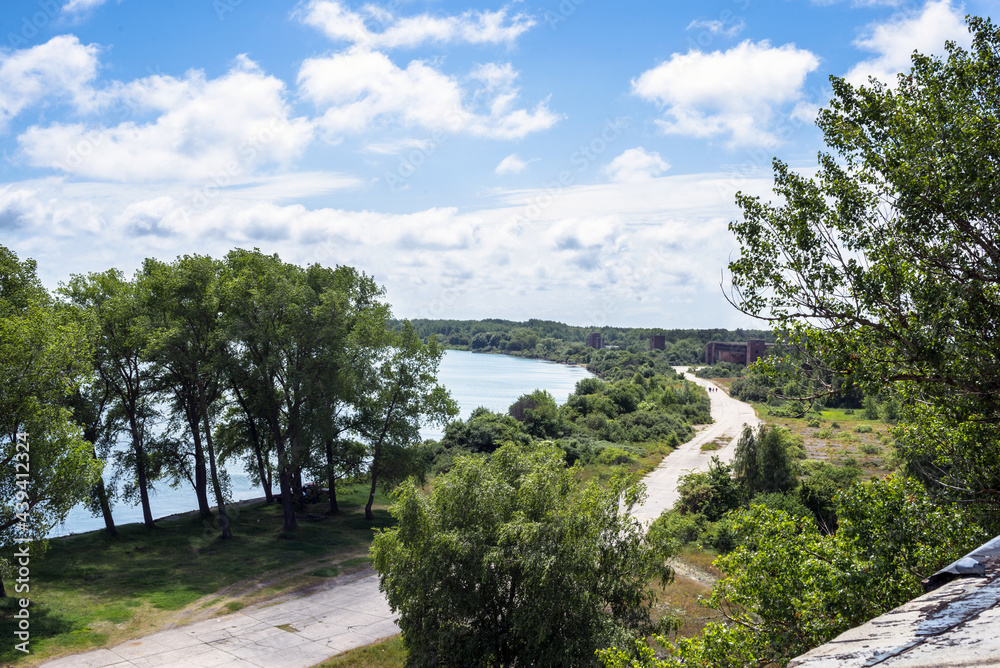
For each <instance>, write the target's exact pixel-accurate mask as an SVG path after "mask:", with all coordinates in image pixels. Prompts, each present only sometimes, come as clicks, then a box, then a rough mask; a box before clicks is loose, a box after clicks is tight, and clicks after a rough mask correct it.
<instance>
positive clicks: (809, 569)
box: [606, 476, 987, 666]
mask: <svg viewBox="0 0 1000 668" xmlns="http://www.w3.org/2000/svg"><path fill="white" fill-rule="evenodd" d="M837 512H838V514H839V515H840V528H839V529H838V531H837V532H836V533H835V534H832V535H828V534H824V533H822V532H820V531H819V530H818V529H817V527H816V525H815V523H814V522H813V521H812V520H811V519H809V518H803V517H795V516H793V515H790V514H788V513H786V512H784V511H782V510H777V509H774V508H768V507H766V506H764V505H752V506H751V507H750V508H749V509H748V510H741V511H738V512H737V513H736V515H735V517H734V519H735V526H736V527H737V530H738V533H739V541H738V542H739V545H738V547H736V549H735V550H733V551H732V552H730V553H729V554H725V555H723V556H721V557H719V559H718V560H716V562H715V563H716V566H717V567H719V568H720V569H721V570H722V571H723V573H724V577H723V578H722V579H720V580H719V582H718V584H717V585H716V587H715V589H714V590H713V592H712V596H711V598H710V599H709V600H708V605H709V606H710V607H713V608H715V609H717V610H720V611H722V612H723V613H724V615H725V616H726V618H727V621H726V622H725V623H710V624H709V625H708V626H706V628H705V631H704V632H703V634H702V636H701V637H699V638H695V639H690V640H683V639H682V640H679V641H677V642H675V643H672V644H670V650H671V655H672V657H673V659H674V660H677V661H679V662H681V663H682V665H685V666H709V665H711V666H715V665H723V666H737V665H768V664H772V663H773V664H775V665H779V666H782V665H785V664H786V663H787V662H788V661H789V660H790V659H791V658H792V657H794V656H797V655H799V654H801V653H803V652H805V651H807V650H809V649H811V648H812V647H815V646H817V645H820V644H822V643H824V642H826V641H828V640H830V639H831V638H833V637H834V636H836V635H838V634H840V633H842V632H843V631H845V630H847V629H849V628H851V627H853V626H857V625H858V624H861V623H863V622H865V621H867V620H869V619H871V618H872V617H876V616H878V615H880V614H882V613H884V612H887V611H889V610H891V609H892V608H894V607H896V606H898V605H900V604H902V603H903V602H905V601H907V600H909V599H910V598H912V597H913V596H915V595H916V594H918V593H919V592H920V580H921V579H922V578H923V577H926V576H928V575H930V574H931V573H933V572H934V571H936V570H937V569H939V568H940V567H942V566H944V565H945V564H947V563H949V562H951V561H953V560H954V559H956V558H958V557H959V556H961V555H962V554H964V553H965V552H967V551H968V550H969V549H971V548H972V547H974V546H976V545H978V544H980V543H981V542H982V541H983V540H984V539H985V537H986V536H987V534H986V533H985V532H984V531H983V529H982V528H981V527H980V526H978V525H976V524H974V523H970V522H969V521H968V519H967V518H965V517H964V516H963V514H962V513H961V512H960V511H958V510H957V509H956V508H955V507H953V506H949V505H945V506H942V505H939V504H937V503H936V502H935V501H934V499H933V498H931V497H930V496H928V495H927V493H926V492H925V490H924V489H923V487H922V486H921V485H920V483H919V482H918V481H916V480H913V479H907V478H899V477H892V476H890V477H888V478H886V479H885V480H881V481H880V480H875V481H872V482H870V483H858V484H855V485H854V486H852V487H851V488H850V489H849V490H848V491H847V492H845V493H844V494H843V495H842V496H841V497H840V500H839V502H838V508H837ZM662 642H664V643H667V641H666V640H665V639H663V640H662ZM609 656H613V654H609ZM606 665H629V664H627V663H626V664H606ZM635 665H644V666H657V665H663V666H666V665H675V664H674V663H669V662H663V663H659V664H658V663H655V662H652V661H645V662H644V663H639V664H635Z"/></svg>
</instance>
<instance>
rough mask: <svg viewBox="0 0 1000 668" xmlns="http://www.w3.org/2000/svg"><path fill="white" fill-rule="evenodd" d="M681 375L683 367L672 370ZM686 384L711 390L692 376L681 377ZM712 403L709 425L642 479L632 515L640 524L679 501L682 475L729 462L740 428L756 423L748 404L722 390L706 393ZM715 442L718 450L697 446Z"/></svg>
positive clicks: (707, 382) (704, 382)
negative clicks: (715, 461)
mask: <svg viewBox="0 0 1000 668" xmlns="http://www.w3.org/2000/svg"><path fill="white" fill-rule="evenodd" d="M675 368H676V369H677V370H678V371H680V372H682V373H683V372H685V371H686V370H687V367H675ZM684 377H685V378H686V379H687V380H690V381H693V382H695V383H698V384H699V385H701V386H702V387H706V388H714V387H715V385H714V384H713V383H712V382H711V381H708V380H704V379H702V378H696V377H695V376H694V375H693V374H685V375H684ZM708 396H709V398H710V399H711V400H712V419H713V420H715V422H713V423H712V424H710V425H708V426H707V427H706V428H704V429H702V430H701V431H699V432H698V433H697V434H696V435H695V437H694V438H692V439H691V440H690V441H688V442H687V443H685V444H684V445H681V446H679V447H678V448H677V449H676V450H674V451H673V452H671V453H670V454H669V455H667V456H666V457H664V458H663V461H662V462H660V465H659V466H657V467H656V468H655V469H654V470H653V471H651V472H650V473H649V475H647V476H646V477H645V478H643V480H642V481H643V483H645V484H646V494H647V497H646V503H644V504H643V505H641V506H639V507H638V508H636V509H635V513H634V515H635V516H636V517H638V518H639V519H640V520H642V521H643V522H644V523H647V524H648V523H649V522H652V521H653V520H655V519H656V518H657V517H659V516H660V513H662V512H663V511H664V510H665V509H667V508H672V507H673V505H674V502H676V501H677V499H678V498H680V495H679V494H678V493H677V483H678V481H679V480H680V478H681V476H682V475H684V474H685V473H688V472H690V471H695V470H704V469H707V468H708V464H709V462H710V461H712V457H713V456H716V457H718V458H719V459H720V460H722V461H723V462H728V461H731V460H732V458H733V453H734V451H735V450H736V442H737V441H738V440H739V437H740V434H741V433H742V432H743V425H745V424H749V425H751V426H756V425H757V424H760V420H759V419H758V418H757V416H756V415H755V414H754V412H753V407H752V406H750V404H745V403H743V402H742V401H738V400H736V399H733V398H732V397H730V396H729V395H728V394H726V393H725V392H723V391H722V390H718V391H716V392H709V393H708ZM716 439H722V440H724V441H727V443H726V445H725V446H724V447H723V448H722V449H720V450H702V449H701V446H702V445H704V444H705V443H710V442H712V441H715V440H716Z"/></svg>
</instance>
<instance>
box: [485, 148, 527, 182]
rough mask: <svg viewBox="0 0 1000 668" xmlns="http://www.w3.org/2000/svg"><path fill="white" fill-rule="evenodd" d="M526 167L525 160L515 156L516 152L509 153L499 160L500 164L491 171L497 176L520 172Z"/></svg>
mask: <svg viewBox="0 0 1000 668" xmlns="http://www.w3.org/2000/svg"><path fill="white" fill-rule="evenodd" d="M527 168H528V163H527V162H525V161H524V160H521V159H520V158H519V157H517V154H516V153H511V154H510V155H508V156H507V157H506V158H504V159H503V160H501V161H500V164H499V165H497V167H496V169H495V170H493V171H494V172H495V173H496V174H497V175H499V176H504V175H505V174H520V173H521V172H523V171H524V170H526V169H527Z"/></svg>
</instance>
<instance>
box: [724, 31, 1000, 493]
mask: <svg viewBox="0 0 1000 668" xmlns="http://www.w3.org/2000/svg"><path fill="white" fill-rule="evenodd" d="M969 28H970V31H971V32H972V34H973V37H974V40H973V47H972V49H971V51H969V52H966V51H964V50H963V49H961V48H959V47H958V46H956V45H955V44H954V43H949V44H948V45H947V47H946V50H947V53H948V55H947V57H946V58H943V59H941V58H932V57H927V56H922V55H919V54H915V55H914V57H913V66H912V68H911V70H910V72H908V73H905V74H901V75H900V76H899V79H898V81H897V82H896V84H895V86H893V87H889V86H886V85H884V84H881V83H878V82H872V83H870V84H869V85H867V86H862V87H857V88H855V87H853V86H851V85H850V84H848V83H846V82H845V81H843V80H840V79H837V78H832V85H833V91H834V96H835V97H834V100H833V101H832V102H831V103H830V105H829V107H828V108H827V109H824V110H822V111H821V112H820V114H819V118H818V121H817V123H818V125H819V127H820V128H821V129H822V131H823V133H824V137H825V139H826V143H827V144H828V146H830V147H831V149H832V150H833V151H834V153H833V154H821V155H820V157H819V170H818V172H817V174H816V176H815V177H813V178H808V177H806V176H803V175H801V174H799V173H797V172H795V171H793V170H792V169H790V168H789V167H788V166H787V165H785V164H784V163H782V162H780V161H778V160H775V163H774V175H775V182H774V192H775V195H776V197H777V199H778V201H779V203H778V204H765V203H763V202H761V201H760V200H759V199H757V198H752V197H748V196H745V195H742V194H740V195H737V203H738V205H739V206H740V207H741V208H742V209H743V220H740V221H735V222H733V223H731V225H730V229H732V231H733V232H734V233H735V234H736V236H737V237H738V238H739V240H740V244H741V253H740V257H739V258H737V259H736V260H735V261H733V262H732V263H731V264H730V270H731V271H732V294H731V299H732V301H733V303H734V304H735V305H736V306H737V307H738V308H740V309H741V310H743V311H744V312H746V313H749V314H752V315H755V316H758V317H761V318H765V319H768V320H770V321H772V322H774V323H775V324H776V326H777V328H778V330H779V332H780V333H781V335H782V337H783V338H784V339H785V341H786V342H787V343H788V344H789V345H791V346H792V347H793V348H794V349H795V350H796V351H797V353H798V354H799V355H800V356H802V357H803V358H804V359H805V360H806V361H808V363H809V365H808V366H809V368H810V369H811V370H812V372H813V375H814V376H815V378H816V379H817V380H823V379H825V382H827V383H830V382H831V381H830V379H831V378H840V379H842V380H844V381H849V383H850V384H852V385H856V386H858V387H860V388H861V389H862V390H863V391H864V392H866V393H868V394H880V393H883V392H885V391H886V389H887V388H889V387H890V386H893V385H894V387H893V389H894V390H895V391H896V392H897V393H900V394H902V395H904V396H906V397H907V398H908V402H906V403H905V404H904V406H903V414H902V416H901V417H902V424H904V425H905V424H910V425H915V424H917V423H919V422H920V421H923V420H930V421H931V423H933V422H934V421H935V419H937V418H939V419H944V420H945V421H946V422H947V424H948V429H938V428H931V427H930V425H928V428H927V429H922V430H921V431H922V434H923V435H924V436H928V435H930V434H933V435H934V437H935V438H937V439H940V440H938V441H937V443H936V444H934V445H933V446H930V445H928V444H924V443H920V442H919V441H917V440H916V438H909V437H908V436H909V434H908V432H907V431H906V429H903V430H902V431H901V432H900V434H901V435H902V437H897V444H898V446H899V447H900V448H901V450H902V455H903V458H904V460H905V461H907V462H909V466H910V471H911V472H912V473H914V474H917V475H920V476H921V477H922V478H923V479H924V480H926V481H927V482H928V483H930V484H932V485H936V486H937V488H938V490H939V491H940V492H941V493H943V494H947V495H948V496H949V497H951V498H957V499H962V500H976V501H983V502H986V503H994V502H995V500H996V498H997V497H998V496H1000V485H998V484H997V480H996V479H997V477H998V476H997V475H995V474H992V473H991V474H990V475H988V476H983V475H980V474H976V473H975V472H976V470H977V465H978V464H980V463H982V462H983V458H982V457H980V456H979V455H977V454H976V453H975V450H976V449H977V448H981V449H984V450H986V451H989V452H993V451H995V450H996V448H997V445H996V444H997V443H1000V399H998V397H1000V353H998V352H997V347H996V346H995V345H992V344H991V342H992V341H994V340H995V338H996V332H997V331H998V329H1000V201H998V199H997V194H996V183H997V182H998V181H1000V159H998V158H1000V106H998V105H997V101H998V100H1000V60H998V58H997V53H998V52H1000V34H998V31H997V29H996V27H995V26H994V25H993V24H992V23H991V22H990V21H989V20H984V19H978V18H970V19H969ZM764 364H765V365H767V364H771V365H773V364H775V362H774V361H771V362H765V363H764ZM826 389H827V390H830V389H832V386H830V385H828V386H827V388H826ZM932 415H936V416H937V418H934V417H932ZM970 422H976V423H978V424H979V427H978V428H977V429H976V430H975V431H976V439H977V441H976V442H970V441H969V440H968V439H967V438H964V437H963V438H958V437H956V436H954V434H958V433H959V432H962V431H966V432H968V430H967V429H966V427H965V426H964V425H965V424H966V423H970ZM949 431H950V432H951V434H952V435H949V433H948V432H949ZM914 436H915V434H914ZM991 469H993V470H997V467H996V466H993V465H991Z"/></svg>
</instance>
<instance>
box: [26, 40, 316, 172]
mask: <svg viewBox="0 0 1000 668" xmlns="http://www.w3.org/2000/svg"><path fill="white" fill-rule="evenodd" d="M93 97H94V104H95V105H96V106H97V107H99V109H100V110H104V111H108V110H111V111H114V112H116V113H118V114H121V115H123V116H126V117H127V118H125V119H124V120H122V121H121V122H119V123H117V124H114V125H108V126H104V127H100V126H95V125H94V124H92V123H90V124H85V123H53V124H50V125H44V126H42V125H36V126H32V127H30V128H28V130H26V131H25V132H24V133H23V134H22V135H21V136H20V137H18V143H19V144H20V147H21V150H22V151H23V152H24V153H25V155H27V157H28V159H29V160H30V161H31V163H32V164H33V165H35V166H38V167H49V168H54V169H58V170H61V171H63V172H65V173H67V174H72V175H74V176H79V177H87V178H96V179H107V180H113V181H151V180H161V179H182V180H184V179H205V178H210V177H211V178H215V179H220V180H221V182H222V183H229V182H231V181H233V180H236V179H239V178H242V177H246V176H248V175H251V174H253V173H254V171H255V170H256V169H257V168H258V167H259V166H261V165H264V164H287V163H288V162H289V161H291V160H292V159H293V158H296V157H298V156H299V155H300V154H301V152H302V151H303V150H304V148H305V147H306V146H307V145H308V144H309V142H310V141H311V140H312V135H313V129H312V126H311V124H310V122H309V121H308V120H307V119H304V118H293V117H292V114H291V111H290V109H289V107H288V105H287V104H286V102H285V85H284V83H283V82H281V81H280V80H279V79H277V78H275V77H273V76H269V75H266V74H264V73H263V72H261V71H260V69H259V68H258V67H257V66H256V64H254V63H253V62H252V61H250V60H249V59H247V58H245V57H240V58H238V59H237V62H236V65H235V66H234V67H233V68H232V69H231V70H230V71H229V72H228V73H227V74H225V75H224V76H222V77H219V78H217V79H208V78H206V77H205V74H204V73H203V72H201V71H197V70H192V71H189V72H188V73H187V74H186V75H185V76H183V77H181V78H176V77H171V76H165V75H155V76H150V77H146V78H143V79H138V80H135V81H132V82H130V83H127V84H122V83H118V84H116V85H114V86H111V87H109V88H108V89H107V90H104V91H101V92H99V93H95V94H94V96H93ZM150 114H151V115H153V116H155V120H152V121H149V122H137V121H135V120H133V118H134V117H143V116H147V115H150ZM112 115H114V114H112Z"/></svg>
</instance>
